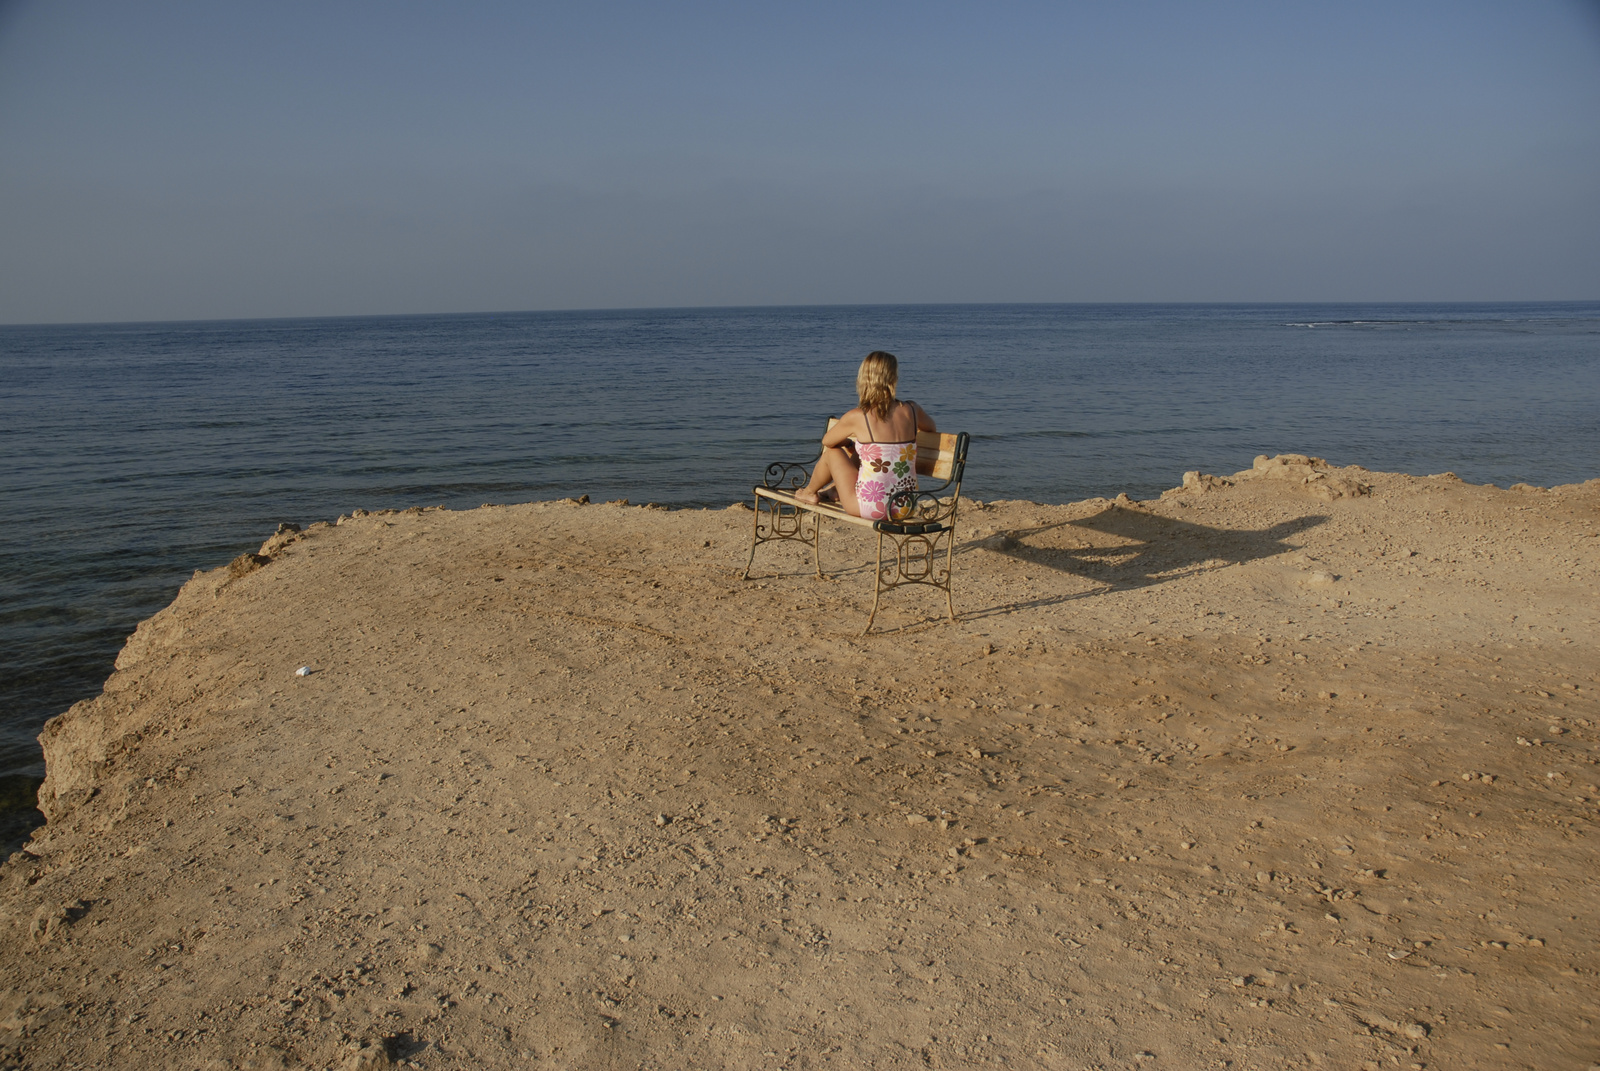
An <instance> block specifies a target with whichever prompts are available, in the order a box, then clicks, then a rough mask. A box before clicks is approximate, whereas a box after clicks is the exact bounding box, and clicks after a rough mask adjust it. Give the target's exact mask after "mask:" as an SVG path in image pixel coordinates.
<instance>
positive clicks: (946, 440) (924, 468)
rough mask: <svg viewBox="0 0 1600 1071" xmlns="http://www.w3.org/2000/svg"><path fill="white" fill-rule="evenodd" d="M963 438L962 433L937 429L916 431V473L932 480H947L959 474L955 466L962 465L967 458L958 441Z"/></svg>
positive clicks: (961, 444)
mask: <svg viewBox="0 0 1600 1071" xmlns="http://www.w3.org/2000/svg"><path fill="white" fill-rule="evenodd" d="M964 438H966V436H964V435H950V434H947V433H944V432H938V431H919V432H917V475H918V476H927V477H929V478H930V479H934V480H948V479H950V478H951V477H952V476H957V475H959V474H958V472H957V468H956V466H957V465H962V466H964V465H965V464H966V460H967V458H966V450H965V449H963V448H962V447H963V445H964V444H963V443H962V442H961V441H960V440H962V439H964Z"/></svg>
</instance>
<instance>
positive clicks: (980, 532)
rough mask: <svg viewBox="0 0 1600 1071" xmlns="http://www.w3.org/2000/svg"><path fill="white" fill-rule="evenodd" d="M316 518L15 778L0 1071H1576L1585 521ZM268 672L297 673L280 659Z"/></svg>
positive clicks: (1586, 816) (1436, 481)
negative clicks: (179, 1070)
mask: <svg viewBox="0 0 1600 1071" xmlns="http://www.w3.org/2000/svg"><path fill="white" fill-rule="evenodd" d="M750 521H751V515H750V513H749V511H748V510H747V509H744V508H740V507H735V508H732V509H728V510H706V511H700V510H686V511H668V510H660V509H647V508H641V507H633V506H624V505H619V504H611V505H578V504H576V503H573V502H546V503H532V504H526V505H517V506H503V507H486V508H483V509H479V510H471V511H461V512H450V511H444V510H411V511H405V512H404V513H370V514H360V515H352V516H351V517H348V518H341V521H340V523H338V524H337V525H313V526H311V527H310V528H308V529H307V530H306V531H305V532H301V533H294V532H285V533H283V534H281V535H279V536H275V537H274V538H273V539H271V540H269V541H268V543H267V544H266V545H264V546H263V548H262V552H261V554H260V555H259V556H258V557H255V558H247V559H244V560H241V562H238V563H235V565H234V567H232V568H231V569H222V570H215V571H212V572H209V573H204V574H197V575H196V577H195V579H194V580H192V581H191V582H190V583H189V584H188V585H186V586H185V588H184V589H183V591H182V592H181V593H180V595H179V596H178V598H177V599H176V600H175V601H174V603H173V605H172V606H171V607H169V608H168V609H167V610H164V611H163V612H162V613H160V614H158V615H156V616H155V617H154V618H152V619H151V620H150V621H147V622H145V623H143V624H142V625H141V626H140V628H139V630H138V631H137V632H136V633H135V634H134V635H133V636H132V637H130V639H129V642H128V645H127V647H126V648H125V650H124V652H123V654H122V656H121V657H120V658H119V661H118V669H117V672H116V673H115V674H114V675H113V676H112V677H111V678H110V679H109V680H108V681H107V684H106V688H105V691H104V692H103V694H102V695H101V696H99V697H97V698H95V699H93V700H89V701H87V702H85V703H81V704H79V705H78V706H76V707H74V708H73V710H72V711H70V712H68V713H67V714H66V715H64V716H62V717H61V718H58V719H56V720H54V721H52V722H51V723H50V725H49V726H48V727H47V729H46V732H45V734H44V737H43V738H42V739H43V741H44V743H45V746H46V755H47V760H48V763H49V779H48V780H47V782H46V784H45V787H44V789H43V790H42V805H43V806H45V807H46V809H47V813H49V815H50V818H51V821H50V822H49V824H48V825H47V826H46V827H44V828H43V829H41V830H40V831H39V832H38V833H37V834H36V836H35V837H34V839H33V841H32V842H31V843H30V844H29V846H28V847H27V849H26V850H25V851H24V852H22V853H18V854H17V855H15V856H13V857H12V859H11V860H10V861H9V862H8V863H6V864H5V866H4V867H3V869H0V942H3V944H4V948H5V953H6V954H5V958H4V960H3V967H0V972H3V975H0V991H3V996H0V1052H3V1053H4V1061H5V1064H6V1065H7V1066H13V1065H14V1066H25V1067H47V1066H48V1067H58V1066H70V1065H74V1064H81V1065H85V1066H87V1065H90V1064H93V1065H95V1066H113V1067H184V1066H192V1067H241V1068H243V1067H258V1068H260V1067H301V1066H307V1067H347V1066H348V1067H360V1066H383V1065H385V1064H387V1063H390V1062H397V1063H400V1064H402V1065H413V1066H417V1067H424V1068H434V1067H441V1068H442V1067H463V1068H465V1067H528V1066H552V1067H602V1066H604V1067H613V1066H616V1067H647V1068H649V1067H661V1068H667V1067H685V1066H693V1067H730V1068H731V1067H775V1068H776V1067H796V1068H800V1067H866V1066H874V1067H929V1066H932V1067H967V1066H983V1065H985V1064H991V1063H992V1064H996V1065H998V1064H1000V1063H1002V1062H1003V1063H1004V1064H1005V1065H1006V1066H1011V1067H1040V1068H1121V1067H1145V1068H1148V1067H1185V1068H1188V1067H1225V1068H1247V1067H1256V1068H1282V1067H1363V1066H1373V1067H1392V1066H1401V1067H1416V1066H1421V1067H1441V1068H1444V1067H1449V1068H1457V1067H1485V1068H1491V1067H1492V1068H1499V1067H1506V1068H1513V1067H1515V1068H1521V1067H1528V1068H1548V1067H1558V1066H1573V1067H1584V1066H1587V1061H1590V1060H1594V1059H1596V1057H1597V1054H1600V1049H1597V1047H1596V1043H1597V1039H1596V1036H1595V1032H1594V1024H1593V1009H1594V1007H1595V1004H1596V994H1597V986H1596V975H1595V971H1596V969H1597V968H1600V957H1597V955H1596V951H1597V950H1596V947H1595V940H1594V936H1593V935H1594V933H1595V932H1596V930H1597V926H1596V922H1597V914H1600V912H1597V910H1596V908H1597V904H1600V897H1597V890H1596V889H1595V885H1594V881H1595V878H1594V874H1595V866H1594V863H1595V853H1594V848H1593V841H1592V839H1591V838H1592V834H1593V830H1594V826H1595V819H1596V815H1597V811H1600V785H1597V784H1596V782H1597V780H1600V770H1597V769H1596V766H1595V763H1596V761H1597V758H1600V753H1597V752H1596V749H1595V743H1594V740H1595V730H1596V725H1595V722H1596V721H1597V720H1600V707H1597V704H1596V702H1595V689H1596V687H1597V684H1596V670H1597V668H1600V662H1597V660H1596V657H1595V651H1594V646H1593V636H1594V634H1595V625H1596V623H1597V622H1596V617H1597V615H1600V609H1597V608H1600V597H1597V596H1600V545H1597V541H1600V529H1597V527H1596V525H1597V522H1600V481H1591V482H1590V483H1588V484H1584V485H1578V486H1573V487H1567V488H1559V489H1554V490H1539V489H1531V488H1525V489H1519V490H1500V489H1495V488H1488V487H1475V486H1471V485H1466V484H1463V483H1462V482H1461V481H1459V480H1457V479H1455V478H1454V477H1451V476H1449V475H1448V474H1446V475H1444V476H1439V477H1427V478H1415V477H1407V476H1397V475H1393V474H1384V473H1369V472H1366V471H1365V470H1361V469H1357V468H1354V467H1351V468H1335V467H1333V466H1329V465H1327V464H1326V463H1323V462H1320V461H1318V460H1317V459H1311V458H1301V457H1299V456H1298V455H1284V456H1283V457H1280V458H1278V459H1262V460H1261V461H1260V462H1258V463H1257V465H1256V466H1255V467H1253V468H1252V469H1250V470H1246V472H1244V473H1239V474H1235V475H1234V476H1231V477H1228V478H1226V479H1220V478H1217V477H1203V476H1202V475H1201V474H1198V473H1197V474H1192V478H1186V479H1185V486H1184V487H1182V488H1178V489H1174V491H1172V492H1169V493H1168V494H1167V495H1164V496H1163V497H1162V498H1161V499H1160V500H1157V501H1151V502H1143V503H1135V502H1131V501H1128V500H1127V499H1126V498H1119V499H1117V500H1107V499H1096V500H1090V501H1088V502H1080V503H1073V504H1070V505H1065V506H1044V505H1038V504H1034V503H1026V502H997V503H986V504H983V505H981V506H977V507H974V508H973V509H971V510H969V511H967V512H966V513H965V514H964V515H963V518H962V542H961V545H960V547H959V549H958V554H957V566H956V567H957V576H956V581H957V588H956V601H957V608H958V610H960V611H961V612H962V619H961V621H960V622H958V623H956V624H953V625H952V624H949V623H946V622H942V621H940V619H939V616H938V615H939V613H940V612H941V610H942V596H940V595H938V594H937V593H932V592H926V591H916V590H912V591H908V592H898V593H895V595H894V596H893V597H892V598H891V600H890V601H888V602H887V603H886V608H885V610H884V611H882V612H880V615H879V620H880V623H882V624H884V625H886V626H887V627H888V628H889V629H891V630H893V629H896V628H897V627H900V628H901V630H900V631H889V632H886V633H884V634H875V635H872V636H869V637H862V636H860V635H859V634H858V633H859V630H860V627H861V625H862V624H863V622H864V616H865V609H866V606H867V605H868V603H869V602H870V587H869V585H870V579H871V577H870V572H869V571H868V569H869V565H868V564H867V563H869V562H870V558H869V556H868V555H869V553H870V542H869V540H870V537H869V536H866V535H865V534H859V533H854V532H845V531H840V530H838V529H837V528H836V529H834V530H832V531H830V532H829V534H828V538H827V540H826V541H825V543H824V555H825V556H824V567H825V569H828V570H830V578H829V579H827V580H825V581H821V582H819V581H816V580H815V579H812V578H811V577H810V576H809V572H810V563H809V560H808V559H806V558H805V556H804V555H803V554H802V553H801V552H800V551H799V550H798V549H797V548H786V547H777V548H773V547H768V548H763V551H762V554H761V556H759V557H758V559H757V568H756V576H755V578H754V579H752V580H751V581H748V582H746V581H741V580H739V579H737V574H738V572H739V570H740V568H741V567H742V566H743V563H744V557H745V552H746V549H747V546H748V543H747V540H748V537H749V525H750ZM302 665H305V666H309V667H310V668H311V670H312V672H311V673H310V674H309V675H307V676H304V677H297V676H295V675H294V670H295V669H296V668H297V667H299V666H302Z"/></svg>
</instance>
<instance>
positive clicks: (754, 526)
mask: <svg viewBox="0 0 1600 1071" xmlns="http://www.w3.org/2000/svg"><path fill="white" fill-rule="evenodd" d="M760 536H761V496H760V495H757V496H756V509H755V518H754V519H753V520H752V521H751V522H750V558H749V560H748V561H746V562H745V563H744V575H743V576H741V577H740V578H739V579H741V580H749V579H750V567H751V566H752V565H754V564H755V563H756V546H757V544H759V543H760V541H761V540H760Z"/></svg>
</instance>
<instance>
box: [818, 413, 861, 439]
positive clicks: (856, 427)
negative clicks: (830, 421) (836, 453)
mask: <svg viewBox="0 0 1600 1071" xmlns="http://www.w3.org/2000/svg"><path fill="white" fill-rule="evenodd" d="M866 430H867V426H866V422H865V421H864V420H862V419H861V410H860V409H852V410H850V411H849V412H848V413H846V414H845V415H844V416H842V417H840V418H839V419H838V420H837V421H836V422H835V423H834V425H833V427H831V428H829V429H828V430H827V431H826V432H825V433H824V434H823V436H822V445H823V446H843V445H844V444H845V442H846V441H848V440H850V439H854V438H859V437H860V436H861V435H862V433H863V432H865V431H866Z"/></svg>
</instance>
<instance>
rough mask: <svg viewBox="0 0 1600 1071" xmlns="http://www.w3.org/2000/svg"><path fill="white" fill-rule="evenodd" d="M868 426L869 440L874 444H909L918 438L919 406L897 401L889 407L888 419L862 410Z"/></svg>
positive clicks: (866, 440) (867, 439)
mask: <svg viewBox="0 0 1600 1071" xmlns="http://www.w3.org/2000/svg"><path fill="white" fill-rule="evenodd" d="M861 416H862V419H864V420H865V421H866V424H867V438H866V439H865V440H863V441H865V442H874V443H909V442H915V441H916V438H917V404H916V403H915V402H902V401H897V402H895V403H894V404H893V405H891V406H890V407H889V414H888V416H887V418H880V417H878V416H875V415H874V414H872V413H870V412H868V411H867V410H866V409H862V410H861Z"/></svg>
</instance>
